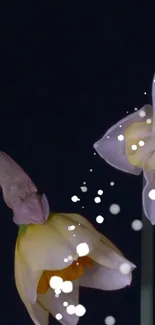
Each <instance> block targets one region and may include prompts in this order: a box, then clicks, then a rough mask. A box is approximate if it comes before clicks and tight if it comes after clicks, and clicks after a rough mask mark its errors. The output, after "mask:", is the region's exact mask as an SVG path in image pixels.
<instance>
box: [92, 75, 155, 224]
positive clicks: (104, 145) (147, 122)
mask: <svg viewBox="0 0 155 325" xmlns="http://www.w3.org/2000/svg"><path fill="white" fill-rule="evenodd" d="M152 99H153V107H152V106H150V105H145V106H144V107H142V108H141V109H140V110H139V111H136V112H135V113H133V114H130V115H129V116H127V117H126V118H124V119H122V120H120V121H119V122H118V123H116V124H115V125H113V126H112V127H111V128H110V129H109V130H108V131H107V132H106V133H105V135H104V136H103V137H102V138H101V139H100V140H99V141H97V142H96V143H95V144H94V148H95V149H96V151H97V152H98V154H99V155H100V156H101V157H102V158H103V159H104V160H106V161H107V162H108V163H109V164H110V165H111V166H113V167H115V168H117V169H120V170H122V171H124V172H127V173H131V174H135V175H139V174H140V173H141V172H142V171H143V172H144V177H145V180H146V185H145V187H144V189H143V207H144V212H145V214H146V216H147V218H148V219H149V220H150V221H151V223H152V224H155V198H151V196H150V195H149V193H150V191H151V190H152V189H155V128H154V111H155V104H154V102H155V82H154V81H153V85H152Z"/></svg>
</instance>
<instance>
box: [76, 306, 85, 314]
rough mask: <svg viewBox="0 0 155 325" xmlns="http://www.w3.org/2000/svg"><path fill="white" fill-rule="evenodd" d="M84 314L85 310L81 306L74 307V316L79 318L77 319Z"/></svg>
mask: <svg viewBox="0 0 155 325" xmlns="http://www.w3.org/2000/svg"><path fill="white" fill-rule="evenodd" d="M85 313H86V308H85V307H84V306H83V305H80V304H79V305H77V306H76V307H75V315H76V316H79V317H81V316H83V315H84V314H85Z"/></svg>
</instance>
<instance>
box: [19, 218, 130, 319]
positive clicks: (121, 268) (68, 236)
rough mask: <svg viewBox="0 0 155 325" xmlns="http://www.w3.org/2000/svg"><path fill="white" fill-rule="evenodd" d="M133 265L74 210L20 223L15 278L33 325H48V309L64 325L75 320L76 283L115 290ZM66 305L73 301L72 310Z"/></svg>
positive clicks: (125, 282)
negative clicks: (40, 220) (35, 222)
mask: <svg viewBox="0 0 155 325" xmlns="http://www.w3.org/2000/svg"><path fill="white" fill-rule="evenodd" d="M134 268H135V265H134V264H132V263H131V262H129V261H128V260H127V259H126V258H125V257H124V256H123V255H122V253H121V252H120V251H119V250H118V249H117V248H116V246H114V245H113V244H112V243H111V242H110V241H109V240H108V239H107V238H106V237H104V236H103V235H102V234H100V233H99V232H98V231H97V230H95V228H94V227H93V226H92V225H91V224H90V223H89V222H88V221H87V220H86V219H85V218H84V217H82V216H80V215H78V214H70V213H59V214H56V213H51V214H50V215H49V218H48V220H47V221H46V222H45V223H44V224H43V225H40V224H37V225H36V224H30V225H22V226H20V227H19V234H18V237H17V242H16V248H15V281H16V286H17V290H18V292H19V295H20V298H21V300H22V301H23V303H24V305H25V307H26V309H27V311H28V313H29V315H30V317H31V319H32V321H33V322H34V324H35V325H48V318H49V313H50V314H52V315H53V316H54V317H56V318H57V319H58V320H59V321H60V323H61V324H63V325H75V324H77V322H78V319H79V318H78V315H77V314H76V312H75V311H76V307H77V305H78V302H79V286H84V287H90V288H96V289H101V290H117V289H120V288H123V287H126V286H128V285H130V283H131V280H132V274H131V272H132V270H133V269H134ZM66 288H67V290H66ZM67 305H68V307H69V306H70V305H71V306H72V307H75V310H73V311H72V315H71V313H70V312H69V310H68V307H66V306H67Z"/></svg>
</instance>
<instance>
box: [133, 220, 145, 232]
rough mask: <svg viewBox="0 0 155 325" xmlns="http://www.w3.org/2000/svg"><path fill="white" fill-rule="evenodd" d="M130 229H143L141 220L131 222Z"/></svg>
mask: <svg viewBox="0 0 155 325" xmlns="http://www.w3.org/2000/svg"><path fill="white" fill-rule="evenodd" d="M131 227H132V229H133V230H135V231H139V230H141V229H142V228H143V223H142V222H141V220H138V219H135V220H133V221H132V224H131Z"/></svg>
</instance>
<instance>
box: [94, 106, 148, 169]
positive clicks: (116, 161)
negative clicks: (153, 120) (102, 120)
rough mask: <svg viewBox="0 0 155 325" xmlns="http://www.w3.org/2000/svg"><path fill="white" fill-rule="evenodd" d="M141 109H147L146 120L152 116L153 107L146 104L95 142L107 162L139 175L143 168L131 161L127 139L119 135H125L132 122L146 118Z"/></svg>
mask: <svg viewBox="0 0 155 325" xmlns="http://www.w3.org/2000/svg"><path fill="white" fill-rule="evenodd" d="M140 111H145V113H146V116H145V120H146V119H148V118H150V117H152V107H151V106H150V105H145V106H144V107H142V108H141V109H140V110H139V111H137V112H135V113H133V114H130V115H129V116H127V117H125V118H124V119H122V120H120V121H119V122H118V123H116V124H115V125H113V126H112V127H111V128H110V129H109V130H108V131H107V132H106V133H105V134H104V136H103V137H102V138H101V139H100V140H99V141H97V142H96V143H95V144H94V148H95V149H96V151H97V152H98V154H99V155H100V156H101V157H102V158H103V159H104V160H105V161H106V162H107V163H109V164H110V165H111V166H113V167H115V168H117V169H120V170H122V171H124V172H127V173H131V174H135V175H139V174H140V173H141V171H142V170H141V168H138V167H135V166H133V165H131V164H130V163H129V161H128V159H127V156H126V153H125V145H126V144H125V139H124V140H123V141H119V140H118V138H117V137H118V136H119V135H120V134H121V135H123V136H124V134H125V130H126V128H127V127H128V126H129V125H130V124H132V123H136V122H140V121H143V120H144V118H142V117H140V116H139V112H140ZM145 120H144V121H145ZM120 125H121V127H120ZM107 137H108V138H107Z"/></svg>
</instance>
